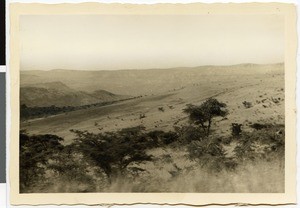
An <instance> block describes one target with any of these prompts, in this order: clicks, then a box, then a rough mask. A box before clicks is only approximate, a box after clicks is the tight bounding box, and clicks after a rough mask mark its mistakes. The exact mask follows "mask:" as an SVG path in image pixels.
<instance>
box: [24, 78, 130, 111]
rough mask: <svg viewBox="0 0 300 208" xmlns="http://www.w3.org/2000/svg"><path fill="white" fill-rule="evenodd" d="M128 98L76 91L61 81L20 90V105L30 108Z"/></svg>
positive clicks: (103, 93)
mask: <svg viewBox="0 0 300 208" xmlns="http://www.w3.org/2000/svg"><path fill="white" fill-rule="evenodd" d="M125 98H128V96H122V95H115V94H113V93H110V92H108V91H105V90H97V91H95V92H93V93H91V94H89V93H87V92H83V91H77V90H74V89H72V88H70V87H68V86H67V85H65V84H63V83H62V82H60V81H56V82H46V83H37V84H29V85H25V86H22V87H21V88H20V103H21V105H22V104H25V105H26V106H28V107H46V106H52V105H54V106H57V107H63V106H83V105H89V104H95V103H101V102H111V101H116V100H121V99H125Z"/></svg>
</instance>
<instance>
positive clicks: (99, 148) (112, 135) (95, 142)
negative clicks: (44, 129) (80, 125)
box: [72, 127, 151, 183]
mask: <svg viewBox="0 0 300 208" xmlns="http://www.w3.org/2000/svg"><path fill="white" fill-rule="evenodd" d="M72 132H73V133H75V134H76V139H75V140H74V143H73V144H74V145H75V147H76V149H77V150H78V151H79V152H80V153H82V155H83V156H84V157H85V158H87V159H88V160H90V161H91V162H93V163H94V164H95V165H96V166H98V167H99V168H101V169H102V170H103V172H104V173H105V174H106V176H107V178H108V181H109V182H110V183H111V182H112V181H113V180H114V179H116V178H117V177H118V176H120V175H123V174H124V171H125V170H126V169H127V167H128V165H129V164H132V163H140V162H143V161H149V160H151V156H150V155H147V154H146V151H145V150H146V149H147V148H148V144H147V143H146V142H145V141H146V139H145V138H144V134H143V133H142V128H140V127H134V128H128V129H123V130H121V131H119V132H106V133H98V134H94V133H89V132H87V131H78V130H72Z"/></svg>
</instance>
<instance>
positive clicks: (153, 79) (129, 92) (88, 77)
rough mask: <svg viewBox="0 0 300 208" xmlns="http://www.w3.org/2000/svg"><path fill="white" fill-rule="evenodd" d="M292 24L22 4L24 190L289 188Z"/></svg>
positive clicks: (268, 17)
mask: <svg viewBox="0 0 300 208" xmlns="http://www.w3.org/2000/svg"><path fill="white" fill-rule="evenodd" d="M52 7H53V6H52ZM286 24H287V23H286V21H285V15H284V14H282V13H280V12H279V13H275V14H274V13H271V14H261V13H258V14H247V15H246V14H235V13H232V14H219V13H216V14H203V13H200V14H195V13H191V14H173V13H166V14H159V15H157V14H150V13H147V12H145V13H144V14H141V13H132V14H122V13H120V14H116V13H113V14H26V15H20V16H19V19H18V46H17V48H19V51H18V57H19V65H18V66H19V70H18V72H17V73H18V76H19V81H18V82H19V85H18V91H19V94H18V98H17V99H18V102H17V103H18V106H17V107H18V109H19V114H18V117H19V118H18V119H19V127H18V138H17V139H18V143H16V144H18V147H14V148H18V149H19V150H18V151H19V152H18V169H19V170H18V177H19V183H18V194H21V195H26V194H35V193H43V194H51V193H79V194H87V193H107V194H109V193H157V194H159V193H194V194H196V193H197V194H201V193H202V194H203V193H205V194H207V193H214V194H217V193H221V194H225V193H228V194H231V193H240V194H242V193H245V194H247V193H256V194H261V193H263V194H269V193H280V194H284V193H286V184H287V182H286V174H287V171H286V168H287V167H286V164H287V163H286V142H287V139H288V138H289V139H290V140H291V142H293V136H291V137H287V136H286V135H287V132H286V131H287V130H286V129H287V128H286V127H287V126H286V124H287V123H286V122H287V119H289V117H287V114H286V112H287V111H286V106H287V105H288V104H287V99H290V98H287V95H286V93H287V89H286V86H287V83H286V81H287V80H286V77H288V76H290V75H287V73H290V74H291V72H292V71H290V72H287V69H288V68H287V66H289V65H288V64H287V63H286V60H287V58H286V56H287V55H288V54H286V51H287V50H286V39H285V37H286V28H287V25H286ZM291 75H292V76H293V74H291ZM291 83H292V82H291ZM290 93H292V92H291V91H290ZM292 97H293V96H292ZM293 102H294V101H293ZM293 102H292V103H293ZM292 103H291V104H292ZM291 121H293V118H291ZM292 125H293V123H292ZM290 134H291V133H290ZM292 134H293V133H292ZM290 161H291V162H293V160H290ZM290 170H292V169H290Z"/></svg>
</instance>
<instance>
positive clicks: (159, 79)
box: [20, 63, 284, 96]
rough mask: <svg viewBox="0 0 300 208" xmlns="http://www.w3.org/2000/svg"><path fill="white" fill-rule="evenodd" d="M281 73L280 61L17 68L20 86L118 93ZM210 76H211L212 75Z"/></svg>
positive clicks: (161, 90) (150, 91)
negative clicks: (46, 85) (47, 85)
mask: <svg viewBox="0 0 300 208" xmlns="http://www.w3.org/2000/svg"><path fill="white" fill-rule="evenodd" d="M269 73H271V74H282V73H284V64H283V63H279V64H270V65H259V64H250V63H247V64H238V65H232V66H199V67H176V68H168V69H142V70H134V69H132V70H130V69H128V70H111V71H110V70H102V71H78V70H63V69H56V70H50V71H21V77H20V80H21V86H27V85H30V84H37V83H46V82H57V81H60V82H62V83H64V84H66V85H67V86H69V87H70V88H72V89H75V90H77V91H85V92H88V93H89V94H93V92H95V91H97V90H99V89H101V90H106V91H108V92H111V93H114V94H120V95H130V96H140V95H151V94H157V93H165V92H167V91H169V90H174V89H178V88H181V87H185V86H186V85H187V84H197V83H199V82H214V81H216V80H218V79H219V78H218V77H225V78H226V79H225V78H224V80H225V81H226V80H228V81H231V80H235V79H239V77H240V76H248V75H258V74H269ZM212 75H213V76H212Z"/></svg>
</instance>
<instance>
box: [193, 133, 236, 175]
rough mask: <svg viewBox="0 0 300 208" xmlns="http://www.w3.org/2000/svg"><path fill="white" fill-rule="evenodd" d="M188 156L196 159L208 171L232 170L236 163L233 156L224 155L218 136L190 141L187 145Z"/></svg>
mask: <svg viewBox="0 0 300 208" xmlns="http://www.w3.org/2000/svg"><path fill="white" fill-rule="evenodd" d="M188 152H189V158H190V159H191V160H194V161H197V162H198V163H199V164H200V165H201V166H202V167H204V166H205V167H207V168H208V170H210V171H217V172H219V171H221V170H233V169H234V168H235V167H236V166H237V163H236V161H235V160H234V159H233V158H229V157H226V153H225V150H224V148H223V147H222V145H221V139H220V138H210V139H208V138H207V139H203V140H201V141H192V142H191V143H190V144H189V145H188Z"/></svg>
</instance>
